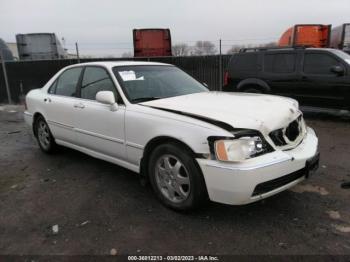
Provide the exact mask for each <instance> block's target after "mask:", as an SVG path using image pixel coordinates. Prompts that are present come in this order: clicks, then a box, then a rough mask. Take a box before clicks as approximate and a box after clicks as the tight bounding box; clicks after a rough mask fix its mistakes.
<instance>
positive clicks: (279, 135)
mask: <svg viewBox="0 0 350 262" xmlns="http://www.w3.org/2000/svg"><path fill="white" fill-rule="evenodd" d="M302 120H303V119H302V116H299V117H298V118H297V119H295V120H294V121H292V122H290V123H289V125H288V126H287V127H286V128H280V129H276V130H274V131H272V132H270V134H269V137H270V138H271V140H272V141H273V143H274V144H275V145H276V146H286V145H288V144H291V143H293V142H294V141H295V140H296V139H297V138H298V137H299V136H300V135H301V132H302V130H303V129H302Z"/></svg>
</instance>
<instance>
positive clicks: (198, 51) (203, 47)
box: [192, 41, 217, 55]
mask: <svg viewBox="0 0 350 262" xmlns="http://www.w3.org/2000/svg"><path fill="white" fill-rule="evenodd" d="M216 52H217V50H216V48H215V45H214V44H213V43H212V42H209V41H197V42H196V44H195V46H194V48H193V51H192V54H193V55H214V54H215V53H216Z"/></svg>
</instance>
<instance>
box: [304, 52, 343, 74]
mask: <svg viewBox="0 0 350 262" xmlns="http://www.w3.org/2000/svg"><path fill="white" fill-rule="evenodd" d="M335 65H340V66H341V63H339V62H338V61H337V60H336V59H335V58H333V57H331V56H330V55H327V54H316V53H315V54H305V56H304V72H305V73H307V74H321V75H331V74H332V72H331V67H332V66H335Z"/></svg>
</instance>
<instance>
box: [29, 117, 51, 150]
mask: <svg viewBox="0 0 350 262" xmlns="http://www.w3.org/2000/svg"><path fill="white" fill-rule="evenodd" d="M34 125H35V132H36V138H37V140H38V144H39V147H40V149H41V150H42V151H43V152H45V153H48V154H50V153H53V152H54V151H55V150H56V149H57V144H56V143H55V139H54V138H53V136H52V134H51V131H50V128H49V126H48V124H47V123H46V121H45V119H44V118H43V117H42V116H39V117H38V118H37V119H36V121H35V123H34Z"/></svg>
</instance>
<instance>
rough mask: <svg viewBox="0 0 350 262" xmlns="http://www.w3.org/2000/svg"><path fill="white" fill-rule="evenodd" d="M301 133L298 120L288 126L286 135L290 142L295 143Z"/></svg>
mask: <svg viewBox="0 0 350 262" xmlns="http://www.w3.org/2000/svg"><path fill="white" fill-rule="evenodd" d="M299 132H300V130H299V119H296V120H294V121H293V122H291V123H290V124H289V125H288V126H287V128H286V132H285V134H286V137H288V139H289V140H290V141H294V140H295V139H297V137H298V136H299Z"/></svg>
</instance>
